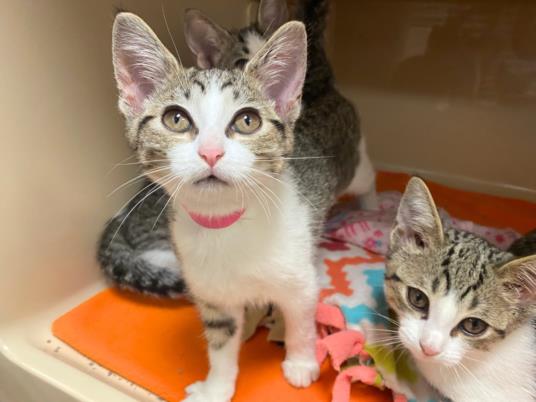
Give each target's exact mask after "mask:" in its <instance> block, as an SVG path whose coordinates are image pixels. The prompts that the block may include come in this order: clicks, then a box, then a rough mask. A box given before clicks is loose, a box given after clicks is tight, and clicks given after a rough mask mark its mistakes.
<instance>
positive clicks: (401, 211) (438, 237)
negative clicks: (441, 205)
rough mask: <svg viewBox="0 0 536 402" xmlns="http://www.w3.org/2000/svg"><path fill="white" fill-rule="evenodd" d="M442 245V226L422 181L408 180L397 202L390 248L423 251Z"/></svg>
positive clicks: (417, 179)
mask: <svg viewBox="0 0 536 402" xmlns="http://www.w3.org/2000/svg"><path fill="white" fill-rule="evenodd" d="M441 242H443V226H442V224H441V219H440V218H439V213H438V211H437V208H436V206H435V203H434V200H433V198H432V195H431V194H430V191H429V190H428V187H426V184H425V183H424V181H422V180H421V179H419V178H418V177H412V178H411V179H410V181H409V182H408V185H407V187H406V191H405V192H404V195H403V196H402V199H401V200H400V205H399V207H398V212H397V215H396V222H395V227H394V228H393V230H392V231H391V247H395V248H396V247H405V246H408V245H409V246H411V247H416V248H418V249H423V248H426V247H430V246H436V245H439V244H441Z"/></svg>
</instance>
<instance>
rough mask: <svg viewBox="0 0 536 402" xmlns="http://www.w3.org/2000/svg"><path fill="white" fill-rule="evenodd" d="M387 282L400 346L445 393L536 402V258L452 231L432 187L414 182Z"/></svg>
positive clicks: (464, 400) (462, 401) (471, 401)
mask: <svg viewBox="0 0 536 402" xmlns="http://www.w3.org/2000/svg"><path fill="white" fill-rule="evenodd" d="M385 278H386V281H385V292H386V297H387V300H388V303H389V306H390V307H391V308H392V309H393V310H394V311H395V312H396V314H397V315H398V321H399V325H400V326H399V328H398V336H399V338H400V341H401V342H402V344H403V345H404V347H405V348H406V349H407V350H409V352H410V353H411V355H412V356H413V358H414V360H415V363H416V365H417V367H418V368H419V370H420V371H421V373H422V374H423V376H424V377H425V378H426V379H427V380H428V381H429V382H430V384H431V385H432V386H433V387H435V388H436V389H437V390H438V391H439V392H440V393H441V394H443V395H444V396H445V397H446V398H449V399H450V400H452V401H455V402H479V401H482V402H483V401H486V402H488V401H508V400H511V401H516V402H523V401H533V400H534V398H535V395H536V392H535V391H536V390H535V380H536V350H535V349H536V348H535V347H536V336H535V332H534V327H533V320H534V317H535V313H536V309H535V306H536V303H535V299H536V256H532V257H526V258H519V259H516V257H514V255H512V254H510V253H508V252H504V251H501V250H499V249H497V248H496V247H494V246H492V245H491V244H489V243H488V242H486V241H485V240H483V239H481V238H478V237H476V236H474V235H472V234H470V233H468V232H462V231H458V230H455V229H444V228H443V226H442V223H441V221H440V219H439V214H438V212H437V209H436V207H435V204H434V201H433V199H432V196H431V195H430V192H429V191H428V189H427V187H426V185H425V184H424V182H423V181H422V180H420V179H418V178H413V179H411V180H410V182H409V184H408V186H407V188H406V192H405V194H404V196H403V198H402V201H401V204H400V207H399V210H398V215H397V218H396V223H395V226H394V228H393V230H392V232H391V244H390V247H389V252H388V256H387V269H386V277H385Z"/></svg>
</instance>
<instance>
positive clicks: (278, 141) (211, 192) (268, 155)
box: [113, 13, 306, 215]
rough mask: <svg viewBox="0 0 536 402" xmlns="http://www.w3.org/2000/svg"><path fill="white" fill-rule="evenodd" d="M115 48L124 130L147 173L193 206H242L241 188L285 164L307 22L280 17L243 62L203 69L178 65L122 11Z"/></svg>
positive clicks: (202, 208) (302, 71) (226, 209)
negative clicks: (268, 35) (241, 65)
mask: <svg viewBox="0 0 536 402" xmlns="http://www.w3.org/2000/svg"><path fill="white" fill-rule="evenodd" d="M113 53H114V67H115V72H116V78H117V81H118V87H119V90H120V101H119V105H120V109H121V111H122V112H123V114H124V115H125V117H126V121H127V125H128V127H129V130H128V134H127V137H128V138H129V140H130V142H131V144H132V146H133V147H135V149H136V152H137V154H138V157H139V160H140V161H141V162H142V164H143V166H144V168H145V170H146V174H147V175H148V176H150V177H151V178H152V179H153V180H154V181H156V182H157V183H159V184H160V185H161V186H163V187H164V188H165V189H166V190H167V191H168V193H169V194H172V195H177V196H178V199H179V200H180V202H181V204H182V205H183V206H185V207H186V208H187V209H189V210H194V211H195V212H201V213H204V212H206V213H207V214H211V215H213V214H218V213H219V212H222V213H225V212H229V211H233V210H236V209H243V208H244V205H240V204H243V203H244V197H243V191H244V189H248V188H250V187H251V186H254V185H256V186H262V184H259V182H260V181H266V180H267V178H269V177H270V176H273V174H277V173H279V172H281V170H282V169H283V167H284V163H283V159H282V157H283V156H285V155H287V154H288V153H290V152H291V150H292V143H293V138H292V129H293V125H294V122H295V121H296V119H297V118H298V116H299V112H300V97H301V88H302V85H303V80H304V77H305V65H306V36H305V28H304V27H303V25H302V24H300V23H294V22H293V23H288V24H286V25H285V26H284V27H281V29H280V30H278V31H277V32H276V33H275V34H274V35H273V37H272V38H271V39H270V40H269V41H268V42H267V43H266V44H265V45H264V46H263V48H262V49H260V51H259V52H258V53H257V54H255V55H254V56H253V58H252V60H251V61H250V62H248V63H247V64H246V65H245V67H244V71H239V70H237V69H235V70H231V71H222V70H203V71H199V70H196V69H189V70H185V69H183V68H182V67H180V66H179V65H178V63H177V61H176V59H175V58H174V57H173V56H172V55H171V53H170V52H169V51H168V50H167V49H166V48H165V47H164V46H163V45H162V44H161V42H160V41H159V40H158V38H157V37H156V36H155V35H154V33H153V32H152V31H151V30H150V28H149V27H148V26H147V25H146V24H145V23H144V22H143V21H142V20H141V19H140V18H138V17H136V16H135V15H133V14H129V13H122V14H119V15H118V16H117V18H116V21H115V23H114V44H113ZM241 195H242V197H241ZM216 197H217V198H216Z"/></svg>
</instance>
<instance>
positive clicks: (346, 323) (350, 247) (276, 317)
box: [245, 192, 519, 402]
mask: <svg viewBox="0 0 536 402" xmlns="http://www.w3.org/2000/svg"><path fill="white" fill-rule="evenodd" d="M400 198H401V194H400V193H396V192H386V193H382V194H380V195H379V204H380V208H379V210H378V211H359V210H356V209H355V204H354V203H352V202H347V203H345V204H339V205H338V206H337V207H336V209H334V211H332V215H331V218H330V219H329V220H328V222H327V224H326V230H325V234H324V236H323V241H322V242H321V243H320V244H319V248H318V264H317V267H318V270H319V278H320V285H321V289H322V290H321V293H320V303H319V306H318V311H317V322H318V327H319V340H318V345H317V357H318V360H319V361H323V360H325V359H326V358H328V357H329V359H330V361H331V365H332V366H333V368H334V369H335V370H337V371H338V372H339V374H338V376H337V377H336V380H335V383H334V385H333V393H332V395H333V396H332V402H347V401H348V400H349V398H350V388H351V383H352V382H355V381H361V382H363V383H366V384H369V385H373V386H376V387H379V388H381V389H384V388H388V389H390V390H392V392H393V399H394V401H395V402H410V401H414V400H417V399H418V400H419V401H434V400H435V398H436V395H435V393H434V391H433V390H432V389H431V388H430V387H429V386H428V385H427V384H426V382H425V381H424V380H423V379H422V378H421V377H420V375H419V374H418V371H417V370H416V369H415V368H414V366H413V363H412V361H411V358H410V357H409V356H408V354H407V352H405V351H404V350H403V348H401V347H400V345H399V344H397V343H396V342H395V341H393V340H392V339H391V336H390V334H392V332H391V331H393V325H392V322H393V319H392V318H391V317H390V316H389V311H388V307H387V304H386V302H385V298H384V293H383V279H384V269H385V264H384V256H385V253H386V251H387V245H388V235H389V232H390V229H391V227H392V225H393V223H394V219H395V216H396V210H397V207H398V204H399V202H400ZM440 213H441V218H442V220H443V222H444V224H445V225H451V226H454V227H457V228H459V229H463V230H467V231H471V232H473V233H475V234H477V235H479V236H481V237H484V238H485V239H487V240H488V241H490V242H491V243H493V244H495V245H497V246H498V247H500V248H503V249H506V248H507V247H508V246H509V245H510V244H511V243H512V242H513V241H514V240H515V239H517V238H518V237H519V234H518V233H516V232H515V231H513V230H511V229H504V230H498V229H493V228H488V227H484V226H480V225H477V224H475V223H473V222H468V221H461V220H458V219H456V218H453V217H451V216H449V215H448V213H447V212H446V211H441V212H440ZM248 314H249V317H248V319H247V322H248V324H249V325H248V328H247V329H246V331H245V332H246V336H249V335H250V334H251V333H252V332H253V331H254V329H255V327H256V326H257V324H258V323H259V322H260V323H261V324H264V325H266V326H268V327H269V328H271V331H270V337H269V339H271V340H274V341H280V340H282V339H283V335H284V328H283V320H282V317H281V316H280V314H279V313H278V311H277V310H275V309H271V308H270V309H269V310H268V311H262V312H259V311H250V312H248Z"/></svg>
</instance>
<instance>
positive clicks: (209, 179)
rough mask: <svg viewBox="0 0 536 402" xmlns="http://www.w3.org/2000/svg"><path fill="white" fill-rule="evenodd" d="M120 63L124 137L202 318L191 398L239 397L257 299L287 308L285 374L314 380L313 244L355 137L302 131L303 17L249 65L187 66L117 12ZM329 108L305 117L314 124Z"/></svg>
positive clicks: (348, 171) (300, 383) (347, 167)
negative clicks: (202, 342)
mask: <svg viewBox="0 0 536 402" xmlns="http://www.w3.org/2000/svg"><path fill="white" fill-rule="evenodd" d="M113 61H114V70H115V76H116V80H117V85H118V88H119V107H120V110H121V112H122V113H123V115H124V116H125V120H126V125H127V133H126V136H127V139H128V140H129V143H130V145H131V146H132V147H133V148H134V149H135V152H136V155H137V157H138V159H139V161H140V162H141V163H142V164H143V166H144V169H145V174H146V175H147V176H148V177H149V178H150V179H151V180H153V181H154V182H155V183H157V184H158V185H159V186H161V187H163V188H164V189H165V190H166V192H167V193H168V194H170V195H171V200H172V202H171V204H172V208H170V209H169V211H170V215H169V219H170V222H171V230H172V233H173V239H174V246H175V247H176V250H177V251H178V253H180V258H181V262H182V264H183V265H182V269H183V273H184V279H185V281H186V284H187V286H188V289H189V292H190V293H191V295H192V297H193V298H194V300H195V302H196V304H197V306H198V308H199V311H200V314H201V317H202V320H203V323H204V325H205V334H206V338H207V341H208V354H209V361H210V370H209V373H208V376H207V378H206V380H205V381H202V382H199V383H195V384H193V385H192V386H190V387H188V388H187V394H188V396H187V398H186V399H185V400H186V401H188V402H194V401H213V402H219V401H228V400H230V399H231V397H232V395H233V394H234V387H235V381H236V377H237V374H238V365H237V360H238V353H239V348H240V338H241V332H242V323H243V314H244V307H245V306H246V305H250V304H266V303H269V302H273V303H274V304H276V305H277V306H278V307H279V308H280V310H281V312H282V313H283V316H284V319H285V324H286V333H285V347H286V357H285V360H284V362H283V365H282V367H283V373H284V375H285V377H286V379H287V380H288V381H289V383H290V384H292V385H294V386H297V387H305V386H308V385H309V384H310V383H311V382H312V381H314V380H316V379H317V377H318V375H319V367H318V364H317V361H316V356H315V339H316V330H315V321H314V313H315V308H316V302H317V293H318V285H317V281H316V272H315V268H314V266H313V260H314V252H315V244H316V240H317V237H318V235H319V233H320V231H321V228H322V225H323V222H324V219H325V215H326V213H327V210H328V208H329V207H330V206H331V205H332V204H333V202H334V200H335V196H336V194H337V191H340V189H342V188H345V187H347V186H348V184H349V182H350V181H351V177H352V172H353V171H354V169H355V164H356V157H355V156H354V155H353V154H352V153H351V152H350V151H349V149H350V150H356V151H357V143H358V135H357V133H347V135H346V137H343V138H341V136H340V135H339V136H335V137H331V136H325V135H323V134H322V133H320V132H318V131H314V130H311V131H306V130H301V131H298V130H295V125H296V121H297V119H298V117H299V116H300V111H301V110H300V109H301V97H302V86H303V82H304V79H305V70H306V63H307V38H306V32H305V27H304V25H303V24H302V23H300V22H289V23H286V24H284V25H283V26H281V27H280V28H279V29H278V30H277V31H276V32H275V33H274V34H273V35H272V37H271V38H270V39H269V40H268V41H267V42H266V43H265V44H264V45H263V46H262V47H261V49H260V50H259V51H258V52H257V53H256V54H255V55H254V56H253V57H252V59H251V60H250V61H248V62H247V63H246V65H245V66H244V69H243V70H240V69H233V70H217V69H209V70H197V69H195V68H190V69H184V68H183V67H182V66H180V65H179V64H178V62H177V60H176V59H175V58H174V57H173V55H172V54H171V53H170V52H169V51H168V50H167V49H166V48H165V47H164V46H163V45H162V43H161V42H160V41H159V40H158V38H157V37H156V35H155V34H154V33H153V31H152V30H151V29H150V28H149V27H148V26H147V25H146V24H145V23H144V22H143V21H142V20H141V19H140V18H139V17H137V16H135V15H133V14H129V13H121V14H119V15H118V16H117V17H116V19H115V22H114V28H113ZM329 118H330V116H329V115H318V114H310V113H306V112H304V114H303V116H302V120H303V119H305V122H306V123H307V124H310V125H311V126H312V127H314V126H315V125H316V124H321V123H322V121H323V120H325V119H329ZM310 155H315V156H318V158H315V159H305V161H306V162H307V165H306V166H307V167H308V168H307V169H305V168H304V164H303V161H304V160H303V159H302V158H308V157H309V156H310ZM325 156H332V157H330V158H325Z"/></svg>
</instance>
